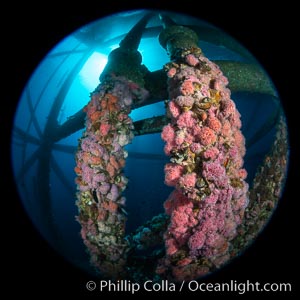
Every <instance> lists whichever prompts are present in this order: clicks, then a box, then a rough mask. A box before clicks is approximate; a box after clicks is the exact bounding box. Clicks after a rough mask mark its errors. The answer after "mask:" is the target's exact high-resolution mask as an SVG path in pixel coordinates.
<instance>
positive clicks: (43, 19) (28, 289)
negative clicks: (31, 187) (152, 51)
mask: <svg viewBox="0 0 300 300" xmlns="http://www.w3.org/2000/svg"><path fill="white" fill-rule="evenodd" d="M142 2H143V4H142V3H138V4H137V3H135V2H131V1H126V2H125V1H107V2H106V1H98V2H97V4H93V5H92V4H89V3H87V2H84V1H83V2H81V3H78V4H76V3H75V2H71V3H70V5H67V6H62V3H54V2H44V1H43V2H42V1H41V2H39V4H37V5H31V4H30V3H26V5H24V4H23V5H20V4H17V3H8V6H7V7H6V8H2V9H1V12H2V19H1V32H2V39H1V40H2V41H3V42H2V43H1V44H2V45H1V48H2V50H1V54H2V55H1V57H2V64H1V65H2V80H1V83H2V84H1V94H2V97H3V99H1V100H2V101H1V109H0V114H1V115H0V122H1V123H0V126H1V128H0V130H1V137H2V139H1V147H0V149H1V152H0V154H1V158H2V159H1V165H2V166H1V168H0V172H1V180H0V183H1V191H2V195H1V197H0V203H2V205H1V206H0V215H1V221H2V226H1V229H2V230H1V236H2V237H1V253H2V264H3V266H2V267H1V270H2V275H3V276H4V277H5V280H4V281H2V285H1V286H2V287H1V289H2V292H9V293H11V294H15V293H19V294H22V295H23V296H31V295H39V296H41V297H43V296H44V295H51V296H63V295H66V296H69V297H71V296H76V295H78V296H97V297H101V294H100V293H99V292H88V291H86V289H85V283H86V281H88V280H90V279H92V278H91V277H90V276H88V275H86V274H84V273H82V272H81V271H80V270H78V269H76V268H74V267H73V266H72V265H70V264H69V263H67V262H66V261H65V260H64V259H63V258H61V257H60V256H59V255H58V254H57V253H55V252H54V251H53V250H52V249H51V248H49V246H48V244H47V243H46V242H45V241H44V240H43V239H42V238H41V237H40V236H39V234H38V233H37V232H36V230H35V228H34V227H33V226H32V224H31V221H30V219H29V218H28V217H27V215H26V214H25V213H24V211H23V208H22V205H21V203H20V201H19V199H18V195H17V192H16V189H15V186H14V184H13V181H12V173H11V168H10V158H9V150H10V149H9V147H10V134H11V125H12V121H13V115H14V111H15V109H16V105H17V102H18V99H19V97H20V95H21V92H22V89H23V88H24V86H25V85H26V82H27V80H28V79H29V77H30V76H31V74H32V72H33V71H34V69H35V68H36V67H37V65H38V64H39V62H40V61H41V60H42V59H43V58H44V56H45V55H46V54H47V52H48V51H50V50H51V49H52V48H53V47H54V46H55V45H56V44H57V43H58V42H59V41H61V40H62V39H63V38H64V37H66V36H67V35H69V34H70V33H72V32H73V31H74V30H76V29H78V28H79V27H81V26H83V25H86V24H87V23H89V22H91V21H94V20H97V19H99V18H100V17H102V16H104V15H109V14H111V13H115V12H119V11H123V10H130V9H136V8H154V9H169V10H174V11H177V12H183V13H188V14H190V15H193V16H196V17H199V18H201V19H203V20H206V21H208V22H210V23H212V24H213V25H215V26H217V27H219V28H222V29H223V30H225V31H226V32H227V33H229V34H230V35H231V36H233V37H234V38H236V39H237V40H238V41H240V42H241V43H242V44H243V45H244V46H245V47H246V48H247V49H248V50H250V52H251V53H252V54H253V55H254V56H255V57H256V58H257V59H258V60H259V62H260V63H261V64H262V65H263V66H264V68H265V69H266V71H267V72H268V73H269V74H270V76H271V78H272V80H273V82H274V83H275V86H276V87H277V89H278V91H279V94H280V97H281V99H282V102H283V106H284V109H285V112H286V115H287V120H288V125H289V133H290V145H291V159H290V168H289V176H288V181H287V184H286V189H285V192H284V195H283V199H282V201H281V202H280V204H279V207H278V209H277V210H276V212H275V214H274V216H273V218H272V221H271V222H270V223H269V224H268V226H267V227H266V229H265V230H264V232H263V233H262V234H261V235H260V236H259V237H258V239H257V241H256V242H255V244H254V245H253V246H252V247H250V248H249V249H248V250H247V251H246V252H245V254H244V255H243V256H242V257H241V258H239V259H236V260H235V261H233V262H232V263H231V264H230V265H229V266H228V267H226V268H223V269H222V270H221V271H220V272H218V273H216V274H215V275H214V276H211V277H209V278H207V281H217V282H221V281H229V280H231V279H232V280H238V281H243V280H247V279H249V280H251V281H252V282H255V281H259V282H261V283H264V282H292V283H293V289H294V291H295V290H296V275H295V273H297V271H298V260H299V255H298V253H299V250H298V246H297V243H298V240H299V225H298V222H297V215H298V214H299V210H297V207H298V201H300V196H299V192H298V189H297V181H296V180H297V178H299V175H297V174H298V172H299V171H298V169H299V160H298V157H297V154H298V153H299V152H297V150H298V149H296V147H297V145H296V142H297V131H299V123H298V122H297V121H298V120H297V114H299V113H298V112H297V111H299V110H298V106H297V103H298V102H299V101H300V91H299V88H300V84H299V83H297V81H298V82H299V79H298V78H299V70H298V69H297V68H299V63H298V61H299V54H298V52H299V46H296V41H297V39H299V34H296V28H295V27H296V23H297V22H298V20H297V18H298V19H299V16H296V8H295V7H293V5H291V4H289V3H288V1H285V2H284V3H280V4H276V3H273V4H272V5H266V6H262V3H255V2H253V1H240V2H239V3H240V4H230V3H228V1H224V2H222V3H223V4H222V5H220V4H219V3H217V1H210V2H209V4H208V3H206V4H205V3H202V2H198V4H196V3H195V1H193V2H194V4H193V3H192V1H191V3H189V2H190V1H182V2H181V3H177V4H174V3H173V4H172V5H171V4H168V5H167V4H163V3H162V2H163V1H162V0H161V1H142ZM148 2H152V3H151V4H149V5H147V3H148ZM165 2H167V3H172V2H173V1H172V2H171V1H170V2H168V1H164V3H165ZM274 2H275V1H274ZM121 3H122V4H121ZM299 136H300V135H299V133H298V140H299ZM3 252H4V253H3ZM119 296H120V295H119ZM165 296H167V295H166V294H165ZM191 296H197V297H204V295H203V294H199V293H197V292H194V293H191ZM205 296H206V297H207V296H210V295H209V294H205ZM282 296H284V297H286V296H288V295H287V294H284V295H282Z"/></svg>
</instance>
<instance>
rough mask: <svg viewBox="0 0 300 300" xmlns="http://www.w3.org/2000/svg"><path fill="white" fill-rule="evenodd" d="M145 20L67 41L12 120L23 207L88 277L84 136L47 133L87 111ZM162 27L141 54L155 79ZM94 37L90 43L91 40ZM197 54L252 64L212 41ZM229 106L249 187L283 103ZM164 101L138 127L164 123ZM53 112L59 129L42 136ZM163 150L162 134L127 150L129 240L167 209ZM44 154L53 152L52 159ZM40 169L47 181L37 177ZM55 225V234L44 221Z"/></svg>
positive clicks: (147, 109) (243, 99)
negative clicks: (81, 159) (112, 62)
mask: <svg viewBox="0 0 300 300" xmlns="http://www.w3.org/2000/svg"><path fill="white" fill-rule="evenodd" d="M143 13H144V12H143V11H136V12H132V13H128V14H124V15H122V14H120V15H115V16H112V17H111V18H105V19H101V20H99V21H97V22H95V23H92V24H88V25H87V26H86V27H84V28H81V29H79V30H78V31H76V32H74V33H72V34H71V35H70V36H68V37H66V38H65V39H64V40H63V41H62V42H61V43H59V44H58V45H57V46H56V47H55V48H54V49H52V50H51V51H50V52H49V53H48V55H47V56H46V57H45V58H44V60H43V61H42V62H41V63H40V65H39V66H38V67H37V69H36V70H35V72H34V74H32V76H31V78H30V79H29V80H28V83H27V85H26V87H25V88H24V92H23V94H22V96H21V98H20V101H19V105H18V109H17V111H16V115H15V120H14V131H13V143H12V166H13V170H14V173H15V178H16V184H17V186H18V190H19V194H20V201H22V203H23V205H24V207H25V209H26V211H27V213H28V215H29V216H30V218H31V220H32V221H33V223H34V225H35V226H36V228H37V230H38V231H40V232H41V234H42V236H43V237H45V239H46V240H47V241H48V242H49V244H50V245H51V246H52V247H54V248H55V249H56V250H57V251H58V252H59V253H61V254H62V255H63V256H64V257H66V258H67V259H68V260H69V261H71V262H73V263H75V264H77V265H79V266H81V267H83V268H85V269H89V265H88V257H87V254H86V253H85V247H84V245H83V243H82V240H81V238H80V234H79V232H80V225H79V223H77V222H76V220H75V216H76V215H77V214H78V211H77V207H76V205H75V201H76V185H75V182H74V179H75V177H76V175H75V172H74V167H75V152H76V148H77V145H78V139H79V138H80V137H81V135H82V131H83V129H80V130H77V131H76V132H74V133H72V134H71V135H69V136H67V137H65V138H62V139H59V140H57V141H55V142H54V143H50V142H49V143H48V144H47V142H48V141H49V140H50V141H51V136H50V137H49V136H48V135H49V132H50V135H51V134H55V131H56V130H57V126H59V125H62V124H64V122H66V121H68V120H69V119H70V117H72V116H73V115H74V114H75V113H76V112H78V111H79V110H81V109H82V108H83V107H84V105H86V104H87V103H88V101H89V95H90V93H91V92H92V91H93V90H94V89H95V88H96V86H97V85H98V84H99V75H100V74H101V72H102V70H103V68H104V67H105V64H106V63H107V56H108V54H109V53H110V51H112V50H113V49H115V48H116V47H118V43H119V42H120V41H121V40H122V38H123V37H124V35H125V34H126V33H127V31H129V30H130V28H131V27H132V26H133V25H134V23H135V22H136V21H137V20H138V19H139V18H140V17H141V16H142V15H143ZM175 17H176V16H175ZM177 19H178V20H179V21H180V22H181V23H187V24H189V23H190V24H192V25H194V26H195V25H197V24H198V22H199V23H200V24H201V26H204V27H205V26H207V28H208V29H210V28H211V26H210V25H209V24H206V23H204V22H201V21H200V20H194V19H192V20H190V19H189V18H187V17H186V16H181V15H180V16H177ZM120 20H121V22H119V21H120ZM104 25H105V27H103V26H104ZM158 26H159V21H158V18H156V19H155V18H154V20H152V21H151V22H150V23H149V25H148V31H147V32H148V34H147V35H146V36H145V37H143V38H142V41H141V43H140V46H139V51H140V52H141V54H142V57H143V64H145V65H146V66H147V68H148V69H149V70H150V71H155V70H159V69H161V68H162V67H163V65H164V64H165V63H167V62H168V61H169V57H168V55H167V53H166V51H165V50H164V49H163V48H162V47H161V46H160V44H159V43H158V38H157V36H158V32H159V31H158V30H159V28H158ZM101 28H105V30H104V31H103V30H102V29H101ZM92 29H93V30H94V31H93V36H91V35H89V34H88V33H89V30H90V31H92ZM95 29H97V30H96V31H95ZM95 41H96V42H95ZM200 46H201V48H202V50H203V52H204V53H205V54H206V56H207V57H208V58H209V59H211V60H232V61H248V60H249V57H248V56H247V57H246V56H244V55H243V53H241V52H240V51H234V49H233V48H231V49H229V48H226V47H225V46H224V45H216V44H213V43H212V42H211V41H205V40H201V39H200ZM245 52H246V51H245ZM153 53H155V55H153ZM270 80H271V79H270ZM232 99H233V100H234V101H235V103H236V106H237V108H238V110H239V112H240V113H241V116H242V123H243V127H242V131H243V134H244V135H245V138H246V142H247V153H246V156H245V168H246V169H247V171H248V178H247V181H248V182H249V184H251V182H252V180H253V177H254V175H255V172H256V170H257V167H258V166H259V164H260V163H261V162H262V159H263V158H264V156H265V155H266V154H267V153H268V151H269V150H270V145H271V144H272V141H273V140H274V137H275V128H274V126H273V125H274V124H272V123H271V125H270V122H269V119H270V116H272V115H273V114H274V111H276V110H277V108H278V102H277V101H275V100H274V97H272V96H270V95H265V94H258V93H250V92H239V93H233V94H232ZM164 100H165V99H161V101H160V102H158V103H156V104H151V105H147V106H144V107H142V108H138V109H136V110H133V112H132V113H131V117H132V119H133V121H138V120H141V119H145V118H149V117H152V116H160V115H164V114H165V108H164V102H163V101H164ZM54 103H55V104H56V105H54ZM55 109H56V110H57V113H56V121H57V124H56V126H54V125H55V124H54V125H53V126H52V127H51V128H50V130H48V131H47V134H48V135H47V134H46V135H45V132H46V131H45V130H46V128H47V126H48V125H47V124H49V118H51V114H53V110H55ZM54 123H55V122H54ZM45 147H48V148H45ZM163 147H164V143H163V141H162V140H161V138H160V134H159V133H155V134H147V135H143V136H137V137H135V138H134V140H133V142H132V144H130V145H128V146H127V150H128V153H129V156H128V159H127V162H126V167H125V174H126V176H127V177H128V178H129V183H128V188H127V190H126V191H125V192H124V196H126V198H127V206H126V210H127V212H128V222H127V227H126V230H127V232H131V231H132V230H134V229H136V228H137V227H138V226H139V225H141V224H143V223H144V222H145V221H147V220H149V219H150V218H152V217H153V216H155V215H157V214H158V213H161V212H163V202H164V201H165V200H166V199H167V197H168V195H169V194H170V192H171V190H172V189H171V188H169V187H167V186H166V185H165V184H164V172H163V168H164V165H165V163H167V162H168V157H166V156H165V154H164V152H163ZM45 149H46V150H47V149H50V151H49V153H48V152H47V151H45ZM46 155H48V156H49V157H48V158H49V169H47V168H44V169H43V165H42V163H41V158H44V157H45V156H46ZM41 168H42V173H41V172H40V171H39V170H41ZM43 170H44V173H43ZM41 174H42V175H43V176H45V177H47V176H48V175H49V184H48V191H49V198H48V197H46V196H45V195H43V193H41V191H40V189H39V186H40V182H41V177H40V175H41ZM50 219H51V220H52V221H51V224H52V225H51V226H50V225H49V223H48V222H47V221H45V220H50ZM53 231H55V234H53Z"/></svg>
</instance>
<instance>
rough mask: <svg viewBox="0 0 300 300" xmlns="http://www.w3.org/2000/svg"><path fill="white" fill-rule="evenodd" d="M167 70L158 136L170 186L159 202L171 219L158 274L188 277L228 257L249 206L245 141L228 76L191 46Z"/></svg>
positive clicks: (196, 274)
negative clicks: (164, 107) (166, 100)
mask: <svg viewBox="0 0 300 300" xmlns="http://www.w3.org/2000/svg"><path fill="white" fill-rule="evenodd" d="M194 50H195V49H194ZM165 69H166V72H167V75H168V77H169V79H168V87H169V97H170V101H169V103H168V115H169V117H170V118H171V122H170V123H169V124H168V125H166V126H165V127H164V128H163V131H162V135H161V136H162V139H163V140H164V141H165V142H166V144H165V153H166V154H167V155H168V156H170V163H168V164H167V165H166V166H165V183H166V184H167V185H169V186H174V187H175V191H174V192H173V193H172V194H171V195H170V197H169V198H168V200H167V201H166V202H165V204H164V206H165V210H166V213H167V214H168V215H170V217H171V220H170V224H169V227H168V229H167V231H166V233H165V245H166V257H165V258H164V259H162V260H161V262H160V264H159V266H158V268H157V272H158V273H160V274H165V275H166V274H168V276H170V277H172V278H174V279H175V280H183V279H193V278H197V277H199V276H201V275H203V274H206V273H208V272H210V270H212V269H213V268H216V267H219V266H220V265H222V264H224V263H225V262H226V261H227V260H228V259H229V247H230V241H231V240H232V239H233V238H234V237H235V236H236V234H237V232H236V229H237V226H238V225H239V224H240V223H241V221H242V218H243V214H244V210H245V208H246V206H247V204H248V197H247V191H248V184H247V183H246V182H245V178H246V176H247V172H246V170H245V169H243V156H244V155H245V141H244V137H243V135H242V133H241V130H240V128H241V121H240V114H239V112H238V111H237V109H236V107H235V104H234V102H233V101H232V100H231V99H230V90H229V89H227V88H226V85H227V84H228V81H227V78H226V77H225V76H224V75H223V74H222V72H221V70H220V69H219V67H218V66H217V65H216V64H214V63H212V62H211V61H209V60H208V59H207V58H206V57H204V55H203V54H202V53H201V51H194V52H193V51H192V50H191V51H190V52H188V51H187V52H186V54H185V55H184V56H182V57H181V59H179V60H178V61H176V62H171V63H169V64H167V65H166V66H165Z"/></svg>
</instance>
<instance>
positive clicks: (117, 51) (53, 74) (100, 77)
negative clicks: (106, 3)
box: [11, 10, 289, 283]
mask: <svg viewBox="0 0 300 300" xmlns="http://www.w3.org/2000/svg"><path fill="white" fill-rule="evenodd" d="M11 157H12V161H11V163H12V167H13V172H14V178H15V183H16V186H17V188H18V192H19V195H20V200H21V202H22V204H23V206H24V208H25V210H26V212H27V214H28V216H29V217H30V219H31V220H32V222H33V224H34V225H35V227H36V229H37V230H38V231H39V232H40V233H41V235H42V236H43V237H44V238H45V240H46V241H47V242H48V243H49V245H50V246H51V247H52V248H54V249H55V250H56V251H57V252H58V253H59V254H61V255H62V256H63V257H64V258H65V259H66V260H67V261H69V262H71V263H72V264H73V265H75V266H76V267H78V268H80V269H81V270H83V271H84V272H87V273H88V274H93V275H95V276H99V278H108V279H111V280H117V279H129V280H133V281H135V282H144V281H145V280H152V281H154V282H155V281H161V280H164V279H167V280H169V281H170V282H174V283H176V282H179V281H182V280H194V279H199V278H201V277H203V276H207V275H209V274H212V273H214V272H215V271H217V270H220V269H221V268H222V267H223V266H225V265H227V264H228V263H230V262H231V261H232V260H233V259H234V258H236V257H238V256H240V255H243V252H244V251H246V250H247V248H248V247H249V246H251V245H252V244H253V243H254V242H255V240H256V238H257V237H258V236H259V234H260V233H261V232H262V231H263V229H264V228H265V226H266V225H267V224H268V223H269V221H270V220H271V219H272V215H273V213H274V211H275V210H276V208H277V204H278V202H279V201H280V198H281V196H282V193H283V190H284V185H285V181H286V174H287V167H288V160H289V140H288V129H287V123H286V118H285V113H284V110H283V107H282V104H281V100H280V97H279V95H278V92H277V90H276V87H275V86H274V84H273V82H272V79H271V78H270V76H269V75H268V74H267V72H266V71H265V70H264V68H263V66H262V65H261V64H260V63H259V62H258V61H257V60H256V58H255V57H254V56H253V55H252V54H251V53H250V52H249V51H248V50H247V49H245V48H244V46H243V45H241V44H240V43H239V42H238V41H236V40H235V39H234V38H232V37H231V36H230V35H228V34H227V33H226V32H224V31H222V29H220V28H217V27H216V26H214V24H210V23H207V22H206V21H203V20H200V19H197V18H195V17H191V16H189V15H186V14H180V13H178V12H173V11H158V10H154V11H150V10H135V11H124V12H121V13H117V14H113V15H110V16H106V17H104V18H101V19H99V20H96V21H94V22H92V23H89V24H87V25H85V26H84V27H82V28H79V29H78V30H76V31H75V32H73V33H71V34H70V35H69V36H67V37H66V38H64V39H63V40H62V41H61V42H60V43H59V44H57V45H56V46H55V47H54V48H53V49H52V50H51V51H50V52H49V53H48V54H47V55H46V56H45V57H44V59H43V60H42V61H41V62H40V64H39V65H38V67H37V68H36V70H35V71H34V73H33V74H32V76H31V77H30V78H29V80H28V82H27V84H26V86H25V87H24V90H23V93H22V95H21V97H20V99H19V102H18V106H17V110H16V112H15V117H14V126H13V131H12V144H11Z"/></svg>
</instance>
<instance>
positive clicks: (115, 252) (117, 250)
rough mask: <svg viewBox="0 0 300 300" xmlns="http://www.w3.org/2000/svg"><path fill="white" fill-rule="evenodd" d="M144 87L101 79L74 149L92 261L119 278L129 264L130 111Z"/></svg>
mask: <svg viewBox="0 0 300 300" xmlns="http://www.w3.org/2000/svg"><path fill="white" fill-rule="evenodd" d="M145 95H146V92H145V90H143V89H140V88H139V87H138V86H137V85H136V84H134V83H133V82H130V81H128V80H126V79H125V78H122V77H121V78H120V77H110V80H109V82H107V81H106V82H105V83H104V84H100V85H99V87H98V88H97V89H96V90H95V92H94V93H93V94H92V96H91V100H90V102H89V103H88V105H87V106H86V107H85V108H84V110H85V112H86V116H87V119H86V130H85V131H84V133H83V136H82V138H81V139H80V142H79V149H78V151H77V153H76V163H77V165H76V167H75V172H76V174H77V178H76V183H77V186H78V190H79V191H78V193H77V198H78V200H77V206H78V208H79V216H78V218H77V219H78V221H79V222H80V224H81V227H82V228H81V236H82V238H83V241H84V243H85V245H86V246H87V249H88V251H89V254H90V256H91V262H92V264H93V265H94V266H95V267H96V269H98V270H100V272H101V273H102V275H104V276H108V277H110V278H118V277H120V276H121V275H122V272H123V271H124V270H123V269H124V265H125V263H126V253H127V248H128V245H127V242H126V240H125V239H124V234H125V221H126V211H125V209H124V205H125V198H124V197H123V196H122V194H121V193H122V192H123V191H124V189H125V188H126V185H127V181H128V180H127V178H126V177H125V176H124V174H123V168H124V166H125V159H126V157H127V152H126V150H125V149H124V146H125V145H127V144H128V143H130V142H131V140H132V138H133V133H132V132H133V123H132V120H131V119H130V117H129V116H128V114H129V113H130V111H131V105H132V103H133V101H141V100H142V97H144V96H145Z"/></svg>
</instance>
